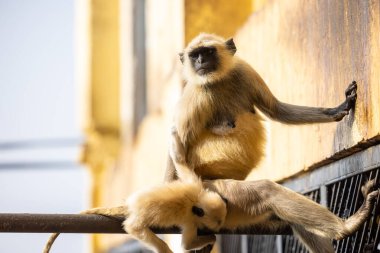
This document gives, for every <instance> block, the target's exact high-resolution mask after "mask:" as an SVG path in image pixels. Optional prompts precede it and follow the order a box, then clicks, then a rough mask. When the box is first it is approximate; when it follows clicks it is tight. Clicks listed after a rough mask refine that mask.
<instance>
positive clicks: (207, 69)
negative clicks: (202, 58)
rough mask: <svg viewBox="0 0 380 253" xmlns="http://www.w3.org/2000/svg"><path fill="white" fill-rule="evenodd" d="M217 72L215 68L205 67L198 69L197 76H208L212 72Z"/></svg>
mask: <svg viewBox="0 0 380 253" xmlns="http://www.w3.org/2000/svg"><path fill="white" fill-rule="evenodd" d="M213 71H215V68H214V67H213V66H204V67H200V68H198V69H197V71H196V72H197V74H198V75H201V76H203V75H207V74H210V73H211V72H213Z"/></svg>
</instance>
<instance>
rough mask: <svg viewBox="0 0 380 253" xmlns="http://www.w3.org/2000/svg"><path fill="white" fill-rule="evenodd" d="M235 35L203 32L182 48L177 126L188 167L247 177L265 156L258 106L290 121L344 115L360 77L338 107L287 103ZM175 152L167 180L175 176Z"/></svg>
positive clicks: (203, 173) (209, 174) (210, 175)
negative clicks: (239, 52) (244, 54)
mask: <svg viewBox="0 0 380 253" xmlns="http://www.w3.org/2000/svg"><path fill="white" fill-rule="evenodd" d="M235 52H236V46H235V44H234V41H233V40H232V39H229V40H225V39H223V38H221V37H218V36H215V35H210V34H200V35H199V36H198V37H196V38H194V39H193V40H192V41H191V42H190V43H189V45H188V46H187V47H186V48H185V49H184V51H183V52H182V53H181V54H180V58H181V61H182V63H183V75H184V80H185V82H186V85H185V87H184V90H183V94H182V96H181V98H180V100H179V103H178V106H177V108H176V113H175V116H174V128H175V131H177V133H178V135H179V137H180V140H181V142H182V144H183V145H184V150H185V160H186V161H187V163H188V165H189V168H191V170H193V171H194V172H195V173H196V174H197V175H198V176H200V177H201V178H202V179H240V180H241V179H245V178H246V177H247V175H248V174H249V173H250V172H251V170H252V169H253V168H254V167H255V166H256V165H257V164H258V162H259V161H260V160H261V158H262V157H263V149H264V143H265V133H264V127H263V124H262V117H260V115H259V114H258V113H256V108H257V109H259V110H260V111H261V112H263V113H264V114H265V115H267V116H269V117H270V118H271V119H273V120H277V121H280V122H283V123H286V124H307V123H315V122H333V121H340V120H341V119H342V118H343V117H344V116H346V115H347V114H348V113H349V110H350V109H351V108H353V107H354V105H355V101H356V96H357V95H356V90H357V85H356V82H355V81H354V82H352V83H351V84H350V85H349V86H348V88H347V89H346V92H345V95H346V99H345V101H344V102H343V103H342V104H340V105H339V106H337V107H334V108H317V107H307V106H298V105H291V104H287V103H283V102H281V101H279V100H278V99H277V98H276V97H274V95H273V94H272V93H271V91H270V90H269V88H268V87H267V85H266V84H265V82H264V80H263V79H262V78H261V77H260V76H259V74H257V73H256V71H255V70H254V69H253V68H252V67H251V66H250V65H249V64H248V63H246V62H245V61H243V60H241V59H239V58H238V57H237V56H235ZM176 172H178V171H176V169H175V166H174V165H173V161H172V157H171V156H169V158H168V167H167V169H166V175H165V180H166V181H171V180H174V179H176V177H177V175H176Z"/></svg>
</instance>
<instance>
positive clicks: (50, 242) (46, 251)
mask: <svg viewBox="0 0 380 253" xmlns="http://www.w3.org/2000/svg"><path fill="white" fill-rule="evenodd" d="M58 236H59V233H54V234H51V235H50V237H49V240H48V241H47V242H46V245H45V248H44V251H43V253H49V252H50V248H51V246H52V245H53V243H54V241H55V239H57V237H58Z"/></svg>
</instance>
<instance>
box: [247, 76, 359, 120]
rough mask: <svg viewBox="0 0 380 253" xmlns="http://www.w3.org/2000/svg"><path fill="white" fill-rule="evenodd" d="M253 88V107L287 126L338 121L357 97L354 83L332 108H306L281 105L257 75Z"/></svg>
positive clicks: (347, 111) (351, 106)
mask: <svg viewBox="0 0 380 253" xmlns="http://www.w3.org/2000/svg"><path fill="white" fill-rule="evenodd" d="M256 75H257V74H256ZM253 87H254V95H253V96H254V100H255V102H254V105H255V106H257V107H258V108H259V109H260V110H261V111H262V112H263V113H265V114H266V115H267V116H269V117H270V118H272V119H274V120H277V121H280V122H283V123H287V124H307V123H318V122H332V121H340V120H341V119H343V118H344V116H346V115H347V114H348V113H349V111H350V109H351V108H353V107H354V105H355V101H356V97H357V95H356V90H357V84H356V82H355V81H353V82H352V83H351V84H350V85H349V86H348V88H347V89H346V91H345V95H346V99H345V101H344V102H343V103H342V104H340V105H339V106H337V107H334V108H322V107H308V106H299V105H292V104H287V103H283V102H281V101H279V100H277V99H276V98H275V97H274V96H273V94H272V93H271V91H270V90H269V89H268V87H267V86H266V84H265V83H264V81H263V80H262V79H261V77H259V76H258V75H257V77H256V78H255V80H254V85H253Z"/></svg>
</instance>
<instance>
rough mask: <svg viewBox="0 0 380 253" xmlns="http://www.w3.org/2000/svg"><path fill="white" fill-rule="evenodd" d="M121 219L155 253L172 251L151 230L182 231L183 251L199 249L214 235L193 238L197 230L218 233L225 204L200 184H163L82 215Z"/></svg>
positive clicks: (208, 242)
mask: <svg viewBox="0 0 380 253" xmlns="http://www.w3.org/2000/svg"><path fill="white" fill-rule="evenodd" d="M193 206H196V207H198V208H201V209H202V210H203V211H204V216H203V217H199V216H197V215H195V214H194V213H193V212H192V207H193ZM82 213H84V214H101V215H106V216H111V217H112V216H118V217H120V216H121V217H125V221H124V222H123V226H124V229H125V231H126V232H128V233H129V234H131V235H132V236H134V237H135V238H136V239H138V240H141V241H142V242H143V243H145V244H146V245H147V246H148V247H150V248H151V249H152V250H154V251H155V252H159V253H169V252H172V251H171V250H170V249H169V247H168V245H167V244H166V243H165V242H164V241H162V240H161V239H160V238H158V237H157V236H156V235H155V234H154V233H153V232H152V231H151V229H150V228H151V227H156V228H157V227H159V228H171V227H173V226H177V227H180V228H181V229H182V235H183V238H182V243H183V247H184V248H185V249H194V248H202V247H204V246H206V245H208V244H212V243H214V241H215V237H214V236H197V229H198V228H208V229H210V230H213V231H218V230H219V229H220V228H221V226H222V224H223V223H224V219H225V217H226V204H225V202H224V201H223V200H222V198H221V197H220V196H219V194H217V193H215V192H213V191H209V190H205V189H204V188H203V187H202V183H201V181H199V180H198V181H196V182H192V183H183V182H180V181H176V182H171V183H166V184H163V185H161V186H157V187H153V188H149V189H148V190H144V191H140V192H136V193H134V194H133V195H131V196H130V197H129V198H128V200H127V202H126V205H125V206H119V207H114V208H95V209H90V210H87V211H84V212H82ZM57 236H58V234H53V235H52V236H51V238H50V239H49V241H48V243H47V245H46V247H45V250H44V253H48V252H49V250H50V247H51V246H52V244H53V242H54V240H55V238H56V237H57Z"/></svg>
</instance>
